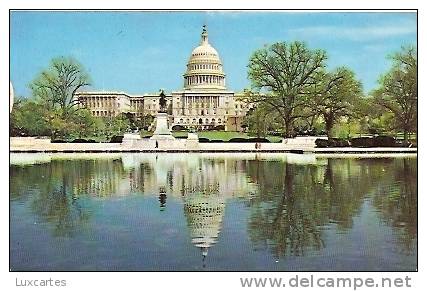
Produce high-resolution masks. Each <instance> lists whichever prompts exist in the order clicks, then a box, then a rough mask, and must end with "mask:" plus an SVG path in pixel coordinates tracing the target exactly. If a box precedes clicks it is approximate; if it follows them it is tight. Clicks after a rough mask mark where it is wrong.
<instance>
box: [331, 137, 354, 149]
mask: <svg viewBox="0 0 427 291" xmlns="http://www.w3.org/2000/svg"><path fill="white" fill-rule="evenodd" d="M328 142H329V147H338V148H345V147H349V146H350V143H349V141H348V140H346V139H341V138H332V139H331V140H328Z"/></svg>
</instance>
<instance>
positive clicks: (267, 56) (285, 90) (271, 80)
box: [248, 41, 327, 137]
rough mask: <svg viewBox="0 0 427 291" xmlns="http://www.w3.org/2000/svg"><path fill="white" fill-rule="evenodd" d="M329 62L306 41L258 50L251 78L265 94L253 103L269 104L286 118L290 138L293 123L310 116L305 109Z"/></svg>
mask: <svg viewBox="0 0 427 291" xmlns="http://www.w3.org/2000/svg"><path fill="white" fill-rule="evenodd" d="M326 59H327V56H326V53H325V51H323V50H309V49H308V48H307V46H306V45H305V44H304V43H302V42H298V41H297V42H293V43H290V44H288V43H286V42H280V43H275V44H273V45H271V46H269V47H266V48H263V49H259V50H257V51H255V53H254V54H253V55H252V57H251V58H250V61H249V65H248V68H249V71H248V77H249V79H250V81H251V82H252V87H253V88H254V89H256V90H258V91H259V92H262V94H251V97H250V98H249V99H248V100H249V101H250V102H252V103H265V104H268V105H269V106H271V107H272V108H274V110H275V111H277V112H278V114H279V116H280V117H281V118H282V120H283V123H284V128H285V135H286V136H287V137H289V136H291V134H292V127H293V122H294V121H295V119H297V118H300V117H307V116H306V115H305V113H304V112H303V111H304V108H305V107H306V105H307V100H308V99H309V97H310V96H311V95H312V93H313V92H312V91H313V87H314V86H315V85H316V84H318V82H319V77H318V75H319V74H321V72H322V71H323V69H324V67H325V61H326Z"/></svg>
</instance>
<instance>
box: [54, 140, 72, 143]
mask: <svg viewBox="0 0 427 291" xmlns="http://www.w3.org/2000/svg"><path fill="white" fill-rule="evenodd" d="M50 142H51V143H67V142H68V141H66V140H63V139H53V140H51V141H50Z"/></svg>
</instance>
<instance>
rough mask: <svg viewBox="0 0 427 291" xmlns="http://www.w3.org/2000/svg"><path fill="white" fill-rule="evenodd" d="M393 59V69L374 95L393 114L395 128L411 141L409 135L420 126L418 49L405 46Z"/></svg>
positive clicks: (381, 80) (380, 81) (382, 80)
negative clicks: (418, 118) (418, 117)
mask: <svg viewBox="0 0 427 291" xmlns="http://www.w3.org/2000/svg"><path fill="white" fill-rule="evenodd" d="M391 59H392V62H393V64H392V67H391V69H390V70H389V71H388V72H387V73H386V74H385V75H384V76H382V77H381V78H380V80H379V83H380V86H379V88H378V89H377V90H375V91H374V96H375V99H376V102H377V103H378V104H380V105H381V106H382V107H384V108H385V109H386V110H387V111H389V112H391V113H393V116H394V120H395V126H396V128H397V129H398V130H401V131H403V136H404V141H405V142H407V141H408V133H410V132H411V131H415V130H416V126H417V114H418V107H417V101H418V83H417V77H418V75H417V50H416V48H415V47H413V46H408V47H403V48H402V50H401V51H400V52H398V53H395V54H394V55H392V56H391Z"/></svg>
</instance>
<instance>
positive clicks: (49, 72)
mask: <svg viewBox="0 0 427 291" xmlns="http://www.w3.org/2000/svg"><path fill="white" fill-rule="evenodd" d="M89 84H90V78H89V75H88V74H87V73H86V72H85V69H84V68H83V66H82V65H81V64H80V63H79V62H77V61H76V60H75V59H73V58H70V57H68V58H66V57H59V58H54V59H52V61H51V64H50V66H49V67H48V68H47V69H45V70H43V71H42V72H41V73H40V74H39V75H38V76H37V77H36V78H35V79H34V81H33V82H32V83H31V84H30V85H29V87H30V89H31V90H32V93H33V96H34V97H36V98H39V99H41V101H42V102H43V103H44V104H45V105H46V107H47V108H48V109H59V110H60V111H61V116H62V117H64V118H66V117H68V115H69V114H70V113H73V112H74V111H75V110H72V109H73V108H75V106H76V105H78V100H76V99H75V98H74V94H75V93H76V92H77V90H79V89H81V88H82V87H84V86H88V85H89Z"/></svg>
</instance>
